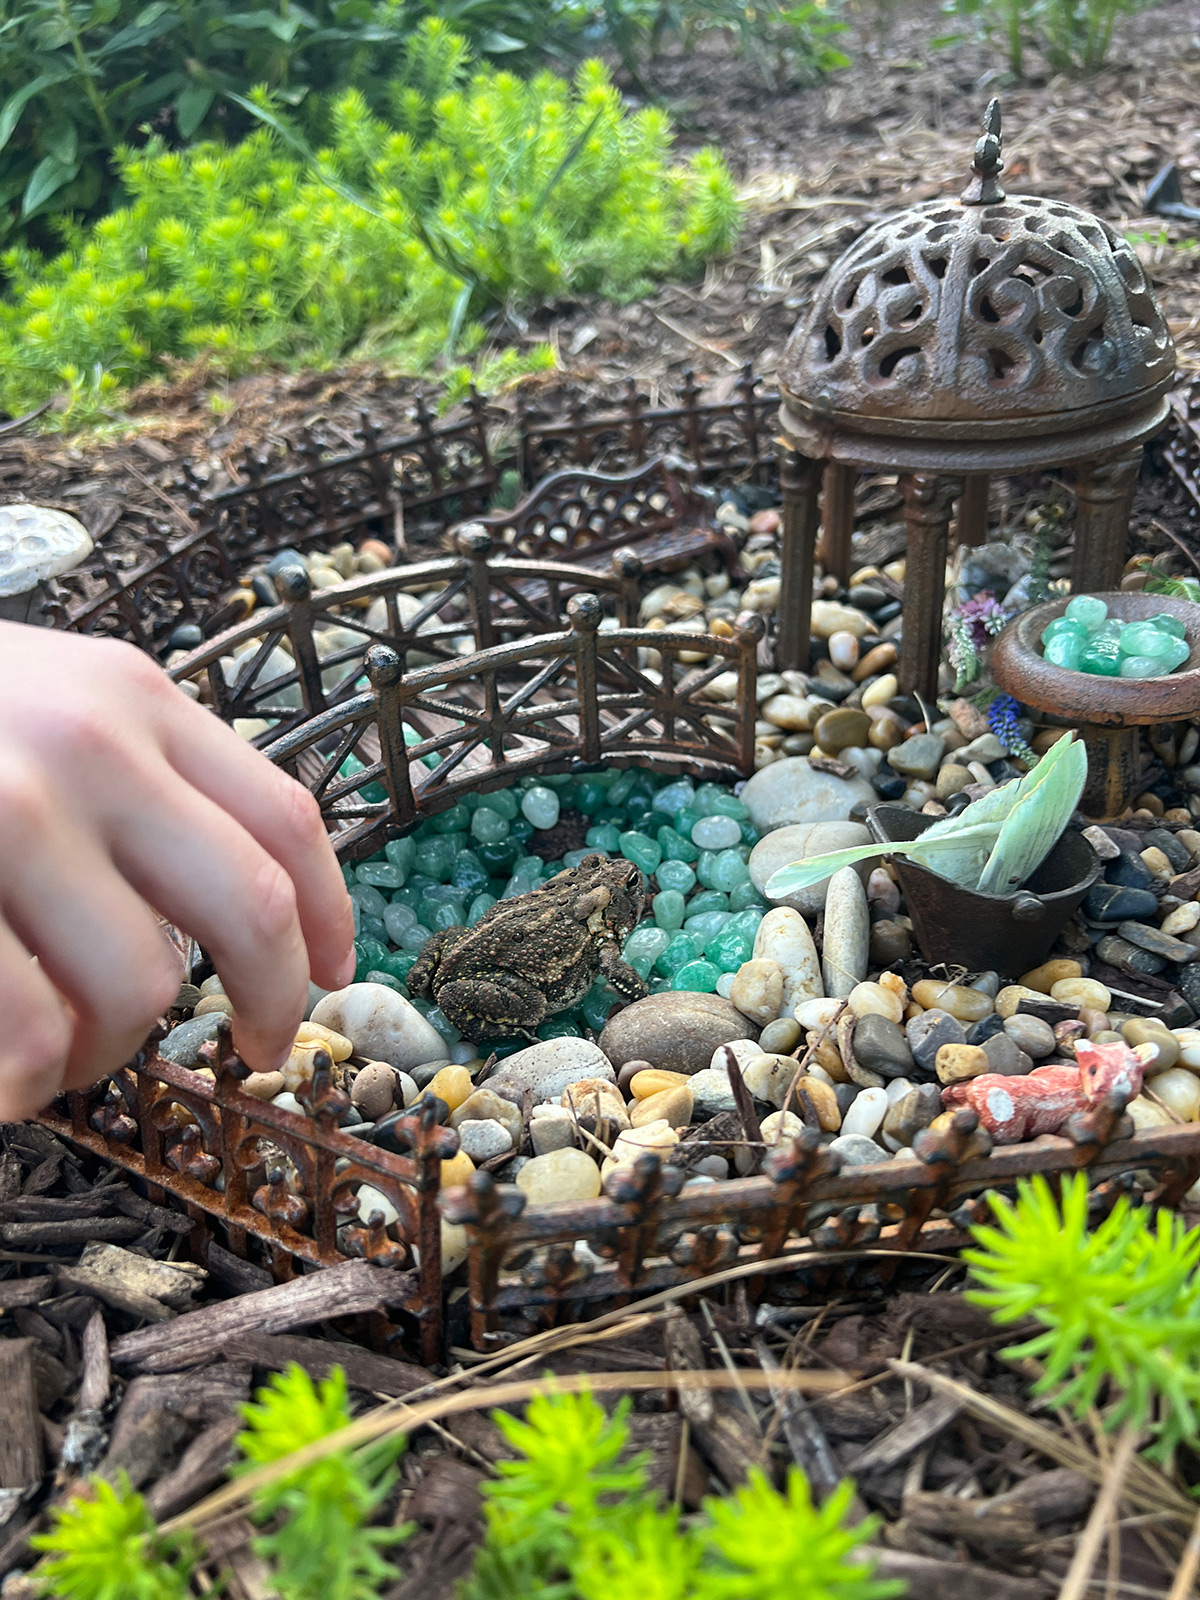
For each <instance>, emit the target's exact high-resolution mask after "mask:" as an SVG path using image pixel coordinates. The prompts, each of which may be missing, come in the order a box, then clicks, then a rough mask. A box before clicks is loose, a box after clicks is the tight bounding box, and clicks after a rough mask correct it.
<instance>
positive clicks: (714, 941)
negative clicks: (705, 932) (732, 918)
mask: <svg viewBox="0 0 1200 1600" xmlns="http://www.w3.org/2000/svg"><path fill="white" fill-rule="evenodd" d="M704 954H705V956H706V957H707V959H708V960H709V961H712V962H714V963H715V964H716V965H717V966H718V967H720V969H721V971H722V972H736V971H737V969H738V968H739V967H740V966H741V964H742V962H743V961H749V959H750V957H751V956H752V955H753V954H754V935H753V934H752V933H750V934H748V933H746V932H744V931H743V930H742V929H741V928H735V927H733V926H732V924H729V923H727V924H726V925H725V927H723V928H718V929H717V931H716V933H714V934H712V935H711V937H710V938H709V939H708V940H706V942H705V945H704Z"/></svg>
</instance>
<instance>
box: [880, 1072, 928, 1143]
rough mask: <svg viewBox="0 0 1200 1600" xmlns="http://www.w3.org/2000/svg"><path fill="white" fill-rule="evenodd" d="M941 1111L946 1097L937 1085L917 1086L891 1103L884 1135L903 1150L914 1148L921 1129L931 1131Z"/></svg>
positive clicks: (885, 1122) (923, 1084) (884, 1121)
mask: <svg viewBox="0 0 1200 1600" xmlns="http://www.w3.org/2000/svg"><path fill="white" fill-rule="evenodd" d="M889 1087H890V1086H889ZM941 1109H942V1094H941V1090H940V1089H939V1088H938V1086H937V1084H935V1083H917V1084H913V1085H911V1086H910V1087H909V1088H908V1089H906V1090H905V1092H904V1093H903V1094H902V1095H900V1096H899V1097H898V1098H897V1099H895V1100H893V1101H891V1103H890V1104H889V1106H888V1110H887V1115H886V1116H885V1117H884V1119H883V1127H882V1130H881V1132H882V1133H883V1135H884V1137H885V1138H887V1139H893V1140H895V1142H896V1144H897V1145H899V1146H903V1145H911V1144H912V1142H913V1140H914V1139H915V1138H916V1136H917V1134H918V1133H920V1131H921V1129H922V1128H927V1127H928V1126H929V1124H930V1123H931V1122H932V1121H933V1119H934V1117H936V1116H937V1115H938V1114H939V1113H940V1111H941Z"/></svg>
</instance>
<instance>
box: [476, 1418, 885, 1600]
mask: <svg viewBox="0 0 1200 1600" xmlns="http://www.w3.org/2000/svg"><path fill="white" fill-rule="evenodd" d="M628 1410H629V1404H628V1401H622V1402H621V1404H620V1405H619V1406H618V1407H617V1409H616V1411H615V1413H614V1415H613V1416H612V1417H611V1418H609V1417H606V1416H605V1414H604V1412H603V1411H602V1410H601V1408H600V1407H599V1406H598V1405H597V1404H596V1402H595V1401H594V1400H593V1399H592V1398H591V1397H590V1396H589V1395H563V1396H560V1397H557V1398H550V1397H547V1396H539V1397H538V1398H537V1399H535V1400H533V1401H531V1402H530V1405H529V1409H528V1411H527V1413H526V1420H525V1421H524V1422H518V1421H516V1420H515V1419H514V1418H512V1417H509V1416H506V1415H505V1414H503V1413H498V1414H497V1416H496V1421H497V1423H498V1424H499V1426H500V1427H501V1428H502V1429H503V1431H504V1433H505V1434H506V1436H507V1437H508V1439H509V1441H510V1443H512V1444H513V1445H515V1446H516V1447H517V1449H519V1450H520V1451H521V1452H522V1459H520V1460H518V1461H512V1462H502V1463H501V1464H500V1465H499V1467H498V1468H497V1471H498V1472H499V1474H500V1477H499V1479H498V1481H497V1482H495V1483H492V1484H489V1485H488V1486H487V1489H486V1493H487V1497H488V1499H487V1523H488V1531H487V1538H486V1540H485V1542H484V1544H483V1546H482V1548H481V1550H480V1552H479V1556H478V1558H477V1561H476V1566H475V1570H474V1572H473V1574H472V1576H471V1577H470V1579H469V1580H468V1581H467V1582H466V1584H465V1585H464V1586H463V1590H462V1597H463V1600H512V1596H514V1595H537V1596H538V1597H539V1600H795V1596H797V1595H803V1596H804V1600H885V1597H887V1596H890V1595H894V1594H898V1593H900V1592H901V1590H902V1588H903V1585H901V1584H895V1583H882V1582H877V1581H876V1580H875V1579H874V1578H873V1577H872V1575H871V1569H870V1567H868V1566H865V1565H863V1564H862V1563H856V1562H854V1561H853V1560H852V1559H850V1558H852V1555H853V1552H854V1550H855V1549H856V1547H857V1546H858V1545H860V1544H861V1543H862V1542H863V1541H864V1540H865V1539H867V1538H869V1537H870V1535H871V1533H872V1532H873V1531H874V1524H873V1523H872V1522H871V1521H870V1520H868V1521H866V1522H862V1523H859V1524H858V1525H857V1526H856V1527H854V1528H851V1529H847V1528H846V1527H844V1526H843V1519H844V1517H845V1515H846V1511H847V1509H848V1506H849V1502H850V1499H851V1493H852V1491H851V1488H850V1485H849V1484H845V1485H843V1486H842V1487H841V1488H840V1489H839V1490H838V1492H837V1493H836V1494H834V1495H832V1496H831V1497H830V1499H829V1500H828V1501H827V1502H826V1503H825V1505H824V1506H822V1507H820V1508H819V1509H818V1508H815V1507H814V1506H813V1504H812V1501H811V1499H810V1496H809V1492H808V1484H807V1482H806V1480H805V1479H804V1476H803V1474H801V1473H799V1472H796V1471H794V1470H793V1471H792V1473H791V1474H790V1475H789V1478H788V1485H787V1492H786V1494H784V1495H780V1494H779V1493H777V1492H776V1490H774V1489H773V1488H772V1487H771V1485H770V1484H769V1483H768V1482H767V1480H766V1478H765V1477H764V1476H763V1475H762V1473H761V1472H757V1471H756V1472H752V1473H751V1475H750V1478H749V1481H748V1482H747V1483H746V1484H745V1485H744V1486H743V1487H742V1488H741V1489H740V1490H739V1491H738V1492H737V1494H735V1495H734V1496H733V1497H732V1498H731V1499H729V1500H726V1501H719V1500H710V1501H707V1502H706V1503H705V1507H704V1516H703V1518H702V1519H699V1520H698V1521H697V1523H696V1525H694V1526H689V1527H683V1526H681V1524H680V1520H679V1514H678V1512H677V1510H676V1509H675V1508H674V1507H666V1508H664V1507H661V1506H660V1505H659V1504H658V1501H657V1500H656V1498H655V1497H654V1495H653V1494H652V1493H651V1492H650V1491H649V1490H648V1489H647V1487H646V1469H645V1461H644V1458H642V1457H638V1458H635V1459H634V1460H631V1461H630V1462H629V1463H628V1464H626V1465H621V1466H619V1465H617V1461H618V1457H619V1456H620V1455H621V1453H622V1451H623V1450H624V1448H625V1446H626V1444H627V1443H628V1438H629V1429H628V1426H627V1424H626V1421H625V1418H626V1416H627V1414H628Z"/></svg>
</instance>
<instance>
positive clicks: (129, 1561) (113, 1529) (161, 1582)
mask: <svg viewBox="0 0 1200 1600" xmlns="http://www.w3.org/2000/svg"><path fill="white" fill-rule="evenodd" d="M92 1490H93V1493H94V1495H95V1498H94V1499H91V1500H84V1499H76V1500H72V1501H70V1502H69V1503H68V1504H67V1505H66V1506H63V1507H60V1508H56V1509H55V1510H54V1511H53V1512H52V1513H51V1515H52V1517H53V1521H52V1524H51V1527H50V1531H49V1532H48V1533H39V1534H36V1535H35V1536H34V1537H33V1539H31V1540H30V1543H31V1544H32V1545H33V1547H34V1549H35V1550H45V1551H48V1552H49V1559H48V1560H46V1561H43V1562H42V1564H41V1565H40V1566H39V1567H38V1569H37V1572H36V1579H37V1582H38V1584H39V1586H40V1588H41V1590H42V1593H43V1594H46V1595H54V1596H57V1597H58V1600H186V1597H187V1596H189V1595H190V1594H191V1590H190V1588H189V1586H188V1576H189V1574H190V1572H191V1567H192V1562H193V1558H194V1556H193V1551H192V1549H191V1546H190V1545H189V1544H188V1543H186V1542H185V1541H181V1540H178V1539H164V1538H163V1537H162V1535H161V1534H160V1533H159V1532H158V1530H157V1528H156V1527H155V1526H154V1519H153V1517H151V1515H150V1513H149V1512H148V1511H147V1509H146V1502H145V1501H144V1500H143V1499H142V1497H141V1495H140V1494H135V1493H134V1491H133V1490H132V1489H131V1488H130V1485H129V1479H128V1478H127V1477H126V1476H125V1475H124V1474H122V1478H121V1482H120V1485H119V1487H117V1488H115V1489H114V1488H113V1486H112V1484H110V1483H107V1482H105V1480H104V1479H103V1478H94V1479H93V1480H92Z"/></svg>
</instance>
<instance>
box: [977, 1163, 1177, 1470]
mask: <svg viewBox="0 0 1200 1600" xmlns="http://www.w3.org/2000/svg"><path fill="white" fill-rule="evenodd" d="M1087 1201H1088V1190H1087V1180H1086V1178H1085V1177H1084V1176H1083V1174H1082V1173H1078V1174H1076V1175H1074V1176H1073V1177H1072V1178H1071V1179H1070V1180H1068V1181H1066V1182H1064V1184H1063V1186H1062V1191H1061V1199H1060V1198H1057V1197H1056V1195H1055V1194H1054V1192H1053V1191H1052V1190H1051V1188H1050V1186H1049V1184H1048V1183H1047V1182H1046V1180H1045V1179H1044V1178H1041V1177H1036V1178H1034V1179H1033V1180H1032V1181H1030V1182H1022V1183H1020V1184H1019V1185H1018V1196H1017V1203H1016V1205H1015V1206H1014V1205H1011V1204H1009V1202H1008V1201H1006V1200H1004V1199H1003V1198H1002V1197H1000V1196H998V1195H993V1196H991V1205H992V1210H993V1211H994V1213H995V1216H996V1223H997V1226H996V1227H994V1228H990V1227H979V1228H976V1229H975V1230H974V1233H975V1238H976V1240H977V1241H978V1243H979V1245H980V1246H981V1248H980V1249H978V1250H974V1251H971V1252H969V1253H968V1254H967V1260H968V1262H969V1263H970V1265H971V1271H972V1274H973V1276H974V1277H975V1279H976V1281H977V1282H978V1283H980V1284H981V1285H982V1286H983V1287H982V1288H980V1289H975V1290H972V1291H970V1293H969V1298H970V1299H972V1300H974V1301H976V1302H977V1303H978V1304H980V1305H983V1306H986V1307H987V1308H988V1310H989V1311H990V1312H991V1313H992V1315H993V1316H994V1317H995V1319H996V1321H997V1322H999V1323H1008V1322H1019V1321H1021V1320H1022V1319H1024V1318H1026V1317H1036V1318H1037V1320H1038V1321H1039V1322H1041V1323H1042V1324H1043V1326H1044V1327H1045V1329H1046V1331H1045V1332H1044V1333H1039V1334H1038V1335H1036V1337H1034V1338H1033V1339H1030V1340H1028V1341H1027V1342H1026V1343H1024V1344H1022V1345H1018V1346H1017V1347H1015V1348H1014V1349H1011V1350H1008V1351H1006V1352H1005V1353H1006V1355H1009V1356H1012V1357H1014V1358H1017V1359H1020V1358H1022V1357H1025V1356H1034V1357H1036V1358H1037V1359H1038V1360H1039V1361H1042V1362H1043V1363H1044V1364H1045V1372H1044V1374H1043V1376H1042V1377H1041V1378H1040V1379H1039V1380H1038V1383H1037V1386H1036V1392H1037V1393H1039V1394H1052V1395H1053V1397H1054V1401H1055V1403H1056V1404H1058V1405H1063V1406H1071V1407H1073V1408H1074V1409H1075V1411H1076V1413H1077V1414H1080V1415H1082V1414H1083V1413H1085V1412H1086V1411H1087V1410H1088V1409H1089V1407H1091V1406H1094V1405H1097V1404H1098V1403H1100V1402H1101V1401H1102V1400H1105V1399H1111V1400H1113V1401H1115V1404H1113V1405H1112V1406H1111V1408H1110V1409H1109V1410H1108V1411H1107V1412H1106V1413H1105V1421H1106V1423H1107V1425H1108V1426H1110V1427H1117V1426H1120V1425H1121V1424H1123V1423H1125V1422H1127V1421H1129V1422H1132V1423H1133V1424H1134V1425H1135V1426H1138V1427H1145V1428H1147V1429H1149V1431H1150V1432H1151V1434H1152V1435H1153V1438H1154V1445H1153V1449H1152V1450H1151V1451H1150V1454H1151V1455H1152V1456H1154V1457H1155V1458H1157V1459H1160V1460H1165V1459H1167V1458H1168V1457H1169V1456H1170V1455H1171V1453H1172V1452H1173V1451H1174V1449H1175V1448H1176V1446H1177V1445H1179V1444H1182V1443H1187V1444H1191V1445H1195V1443H1196V1441H1197V1440H1198V1439H1200V1424H1198V1413H1197V1407H1198V1405H1200V1275H1198V1274H1197V1271H1196V1267H1197V1263H1200V1229H1197V1228H1193V1229H1191V1230H1185V1229H1184V1228H1183V1226H1182V1224H1181V1223H1180V1221H1179V1219H1178V1217H1176V1216H1174V1215H1173V1214H1172V1213H1171V1212H1169V1211H1165V1210H1164V1211H1159V1212H1158V1213H1157V1215H1152V1214H1151V1213H1150V1212H1149V1211H1148V1210H1146V1209H1145V1208H1139V1209H1134V1208H1133V1207H1131V1206H1130V1205H1129V1203H1128V1201H1127V1200H1125V1199H1123V1198H1122V1199H1120V1200H1118V1202H1117V1204H1116V1205H1115V1206H1114V1207H1113V1209H1112V1211H1111V1212H1110V1213H1109V1215H1108V1216H1107V1217H1105V1218H1104V1220H1103V1221H1102V1222H1100V1223H1099V1224H1098V1225H1097V1227H1096V1228H1095V1229H1094V1230H1093V1231H1092V1232H1090V1233H1089V1231H1088V1204H1087Z"/></svg>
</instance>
